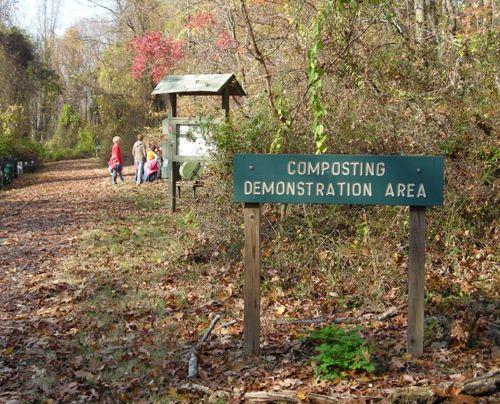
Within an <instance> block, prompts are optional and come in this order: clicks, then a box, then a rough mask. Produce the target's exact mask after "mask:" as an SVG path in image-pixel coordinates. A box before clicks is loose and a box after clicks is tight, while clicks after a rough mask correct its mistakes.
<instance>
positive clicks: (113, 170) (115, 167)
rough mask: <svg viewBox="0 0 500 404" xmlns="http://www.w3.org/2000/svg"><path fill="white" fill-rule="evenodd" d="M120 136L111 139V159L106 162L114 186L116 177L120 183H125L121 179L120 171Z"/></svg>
mask: <svg viewBox="0 0 500 404" xmlns="http://www.w3.org/2000/svg"><path fill="white" fill-rule="evenodd" d="M120 140H121V139H120V136H115V137H114V138H113V148H112V149H111V158H110V159H109V161H108V170H109V173H110V174H111V182H112V183H113V184H116V177H117V175H119V176H120V179H121V180H122V181H125V178H123V174H122V170H123V160H122V151H121V149H120Z"/></svg>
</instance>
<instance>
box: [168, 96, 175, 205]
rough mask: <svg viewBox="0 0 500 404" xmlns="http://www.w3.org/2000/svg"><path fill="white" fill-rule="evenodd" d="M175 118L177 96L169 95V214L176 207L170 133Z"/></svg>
mask: <svg viewBox="0 0 500 404" xmlns="http://www.w3.org/2000/svg"><path fill="white" fill-rule="evenodd" d="M176 116H177V95H176V94H169V95H168V140H169V143H170V148H169V151H168V160H169V164H168V175H169V178H168V190H167V192H168V204H169V208H170V211H171V212H175V205H176V194H175V192H176V188H177V187H176V172H175V163H174V148H175V144H174V143H173V142H174V141H175V140H174V139H175V137H174V134H173V133H172V131H173V130H175V128H174V122H173V118H175V117H176Z"/></svg>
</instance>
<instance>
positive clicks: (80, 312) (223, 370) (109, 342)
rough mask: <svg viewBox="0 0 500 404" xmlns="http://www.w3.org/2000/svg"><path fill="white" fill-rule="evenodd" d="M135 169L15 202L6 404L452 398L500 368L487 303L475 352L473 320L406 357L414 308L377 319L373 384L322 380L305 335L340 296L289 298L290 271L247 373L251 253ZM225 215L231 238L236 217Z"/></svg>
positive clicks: (8, 265)
mask: <svg viewBox="0 0 500 404" xmlns="http://www.w3.org/2000/svg"><path fill="white" fill-rule="evenodd" d="M126 173H127V175H126V182H125V183H123V184H122V183H119V184H117V185H115V186H112V185H111V181H110V178H109V176H108V174H107V171H106V169H105V168H103V167H102V166H100V165H99V164H98V163H97V161H96V160H80V161H63V162H56V163H51V164H47V165H46V166H45V167H44V168H43V169H41V170H40V171H39V172H37V173H35V174H29V175H25V176H24V177H23V178H21V179H19V180H17V181H16V182H15V183H14V185H13V186H12V187H11V188H9V189H7V190H2V191H1V192H0V221H1V225H0V402H9V400H11V401H10V402H11V403H15V402H26V401H38V402H48V403H49V402H69V401H73V402H89V401H103V402H105V401H113V402H115V401H124V402H130V401H133V402H138V401H143V402H151V401H158V402H197V401H212V402H239V401H241V400H243V398H244V395H245V393H247V392H250V391H288V392H290V391H293V392H294V394H295V398H296V400H298V401H300V400H302V399H305V398H306V397H307V394H308V393H317V394H321V395H327V396H329V397H332V398H333V399H336V400H339V401H341V402H345V401H351V402H359V401H369V400H385V399H388V398H389V397H391V395H393V394H394V393H395V392H396V391H398V389H400V388H403V387H412V386H420V387H424V386H439V388H437V387H436V388H435V389H434V393H435V394H436V395H437V396H439V397H440V398H439V399H442V398H443V397H444V398H447V399H448V398H450V399H451V398H452V397H453V391H454V390H453V386H454V385H455V384H456V383H459V382H461V381H463V380H464V379H467V378H473V377H478V376H480V375H483V374H485V373H487V372H488V371H491V370H493V369H496V368H497V367H498V365H499V353H498V346H497V345H496V344H495V338H497V337H498V335H494V336H493V337H492V336H491V335H490V334H491V328H488V324H491V323H494V322H495V321H496V317H495V309H496V305H495V302H491V301H490V302H488V301H483V302H481V303H480V305H479V306H480V307H479V308H477V307H476V309H477V315H476V320H477V321H476V322H475V323H474V324H475V328H474V332H475V339H474V341H473V343H471V342H470V339H469V338H468V335H467V332H466V331H465V330H464V329H462V328H461V323H460V322H458V323H455V324H454V325H453V327H452V333H451V338H449V337H448V338H447V339H445V338H441V339H440V338H439V337H436V340H435V341H434V342H432V343H430V344H428V345H427V346H426V351H425V354H424V355H423V356H422V357H421V358H419V359H417V360H412V359H411V358H410V357H409V356H408V355H406V354H405V335H406V330H405V327H406V308H405V305H404V302H399V303H398V304H397V305H395V310H394V312H393V313H392V314H393V315H392V316H390V317H388V318H386V319H382V320H379V319H377V318H375V317H376V316H374V317H372V318H370V319H367V320H366V321H365V322H364V323H363V326H364V329H363V331H362V333H363V335H364V336H365V337H366V338H368V339H369V340H371V341H373V343H374V346H375V347H376V348H375V350H374V354H373V358H374V361H375V363H376V365H377V370H376V371H375V372H374V373H373V374H366V373H353V372H351V373H350V374H347V375H345V376H344V377H342V378H338V379H335V380H330V381H321V380H318V379H316V378H315V376H314V370H313V365H312V363H311V356H313V355H314V348H313V347H312V345H311V343H310V341H308V340H307V339H304V336H305V335H307V330H308V329H310V328H311V327H313V325H314V323H315V320H314V319H317V318H318V316H322V315H324V313H325V312H327V311H324V310H323V311H322V309H321V308H324V307H326V306H328V301H329V300H328V296H323V295H322V294H321V291H322V288H323V287H322V286H321V283H319V284H318V285H317V286H316V289H317V294H316V295H313V296H312V295H309V294H307V293H304V294H294V295H289V294H288V293H287V292H286V291H284V290H283V289H281V288H275V287H272V282H273V281H274V279H275V277H277V276H279V275H278V274H275V275H274V276H272V278H271V279H270V281H269V282H268V283H266V284H265V286H264V288H263V301H262V337H261V338H262V344H261V346H262V354H261V357H260V359H258V360H254V361H253V362H252V363H247V362H246V361H245V359H244V357H243V354H242V339H243V336H242V333H243V289H242V274H243V264H242V260H241V254H240V251H241V244H236V245H230V243H222V242H220V243H218V242H217V240H215V239H213V237H212V236H211V235H207V234H206V233H204V232H203V231H201V230H200V228H201V227H202V226H200V223H199V220H201V219H200V216H199V215H198V214H197V213H196V209H198V210H202V209H203V206H202V205H201V202H200V200H198V202H196V201H195V200H193V198H192V196H191V195H188V196H185V198H184V199H182V200H181V201H180V204H179V211H178V212H176V213H175V214H170V213H169V212H168V210H167V209H166V208H165V206H166V198H165V185H164V183H162V182H160V181H158V182H156V183H152V184H145V185H143V186H141V187H136V186H135V185H134V184H133V177H132V168H131V167H127V168H126ZM203 192H204V194H205V197H207V194H208V193H210V190H205V191H202V193H203ZM201 200H203V197H202V198H201ZM192 206H196V209H195V210H193V209H192ZM235 209H237V207H235ZM210 213H212V217H213V218H214V221H215V222H217V220H219V221H218V222H217V224H216V225H217V226H219V227H217V229H218V232H219V234H221V235H222V234H223V233H224V226H225V222H224V220H225V219H224V218H222V219H220V218H219V219H217V215H218V213H217V212H208V214H209V216H210ZM221 215H222V213H221ZM227 220H230V219H229V218H228V219H227ZM214 226H215V224H214ZM231 249H232V250H231ZM227 257H236V258H231V259H229V258H227ZM238 257H239V258H238ZM311 282H319V281H318V280H316V279H314V278H313V279H311ZM330 299H331V296H330ZM401 303H403V305H401ZM476 306H477V304H476ZM470 307H472V306H470ZM370 312H373V309H371V308H363V307H360V308H356V309H349V310H345V311H343V312H342V313H339V312H335V313H332V311H331V310H330V311H328V313H329V315H331V316H333V315H335V316H336V318H338V316H345V317H354V318H359V317H360V316H362V315H363V314H367V313H370ZM380 312H381V311H379V312H378V313H380ZM216 314H220V315H221V316H222V319H221V321H220V322H219V323H218V324H217V325H216V327H215V329H214V331H213V332H212V334H211V335H210V338H209V340H208V342H207V344H206V347H205V349H204V351H203V353H202V355H201V357H200V361H199V365H200V375H199V378H198V379H197V380H196V381H194V382H191V383H188V380H187V368H188V365H187V364H188V359H189V352H190V348H191V346H193V345H194V344H196V342H197V341H198V340H199V338H200V335H201V334H202V333H203V332H204V330H206V329H207V327H208V325H209V324H210V322H211V320H212V318H213V317H214V316H215V315H216ZM329 318H330V319H331V318H333V317H329ZM435 318H436V319H437V320H436V322H435V323H433V324H431V325H432V326H433V327H434V328H439V325H438V324H437V322H438V320H439V318H438V317H435ZM311 319H312V321H310V322H309V323H308V321H307V320H311ZM488 330H490V331H488ZM431 331H432V330H431ZM426 332H427V330H426ZM466 341H467V343H466ZM200 386H201V387H200ZM456 391H458V390H456ZM461 399H462V400H469V401H465V402H474V400H479V399H472V398H470V397H469V398H466V397H462V398H461ZM470 400H472V401H470ZM482 400H483V401H485V402H486V401H487V399H482ZM457 402H464V401H457Z"/></svg>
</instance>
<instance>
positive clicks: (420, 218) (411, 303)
mask: <svg viewBox="0 0 500 404" xmlns="http://www.w3.org/2000/svg"><path fill="white" fill-rule="evenodd" d="M408 258H409V259H408V261H409V262H408V325H407V336H406V346H407V350H408V353H409V354H410V355H411V356H413V357H415V358H418V357H419V356H420V355H422V354H423V353H424V299H425V206H410V251H409V257H408Z"/></svg>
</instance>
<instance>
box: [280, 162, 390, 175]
mask: <svg viewBox="0 0 500 404" xmlns="http://www.w3.org/2000/svg"><path fill="white" fill-rule="evenodd" d="M286 172H287V173H288V175H322V176H323V175H333V176H334V177H337V176H340V175H353V176H359V177H363V176H365V177H374V176H376V177H383V176H384V175H385V163H383V162H379V163H375V162H359V161H344V162H342V163H340V162H338V161H335V162H333V163H330V162H328V161H317V162H311V161H293V160H291V161H289V162H288V163H287V165H286Z"/></svg>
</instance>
